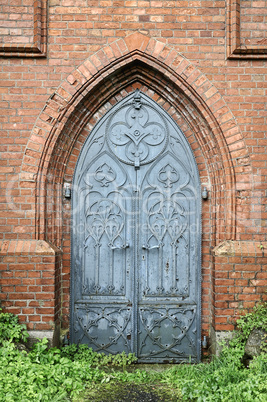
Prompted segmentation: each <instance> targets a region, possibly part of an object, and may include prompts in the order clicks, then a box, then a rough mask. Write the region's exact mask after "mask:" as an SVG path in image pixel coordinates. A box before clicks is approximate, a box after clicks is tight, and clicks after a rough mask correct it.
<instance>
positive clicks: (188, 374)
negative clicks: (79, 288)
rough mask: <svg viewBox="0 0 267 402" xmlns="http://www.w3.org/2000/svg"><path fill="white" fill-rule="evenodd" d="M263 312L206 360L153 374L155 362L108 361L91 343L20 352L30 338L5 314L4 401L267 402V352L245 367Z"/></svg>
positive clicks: (1, 326) (0, 387) (1, 341)
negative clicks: (217, 354)
mask: <svg viewBox="0 0 267 402" xmlns="http://www.w3.org/2000/svg"><path fill="white" fill-rule="evenodd" d="M266 313H267V306H266V304H265V305H264V306H259V307H258V309H255V310H254V312H252V313H250V314H249V315H247V316H244V317H242V318H241V319H240V320H239V323H238V324H239V331H238V332H237V333H236V335H235V337H234V338H233V340H231V341H230V342H229V344H228V345H224V347H223V350H222V353H221V355H220V357H213V358H212V359H211V361H210V362H209V363H199V364H191V365H190V364H178V365H173V366H168V367H167V368H166V369H165V368H164V369H162V370H154V369H153V367H154V366H153V365H150V366H149V368H148V367H147V365H145V366H142V365H135V364H134V363H135V361H136V359H135V357H134V355H133V354H130V355H126V354H125V353H122V354H120V355H116V356H107V355H104V354H99V353H96V352H93V351H92V349H90V348H88V347H87V346H86V345H80V346H79V347H78V346H76V345H71V346H66V347H64V348H62V349H57V348H52V349H48V348H47V343H48V341H47V340H46V339H43V340H42V341H40V342H38V343H37V344H35V345H34V347H33V349H32V350H31V351H30V352H25V351H20V350H18V349H17V347H16V343H17V342H18V341H20V340H25V339H26V338H27V334H26V333H25V328H23V327H22V328H21V327H19V323H18V320H17V319H16V318H15V317H14V316H12V315H8V314H7V313H5V314H4V313H1V312H0V335H1V334H2V335H1V337H0V361H1V365H0V401H5V402H16V401H18V402H24V401H25V402H29V401H31V402H38V401H40V402H43V401H49V402H57V401H73V402H78V401H94V402H105V401H108V402H112V401H114V402H115V401H116V402H118V401H128V400H129V401H131V402H133V401H140V400H142V401H145V400H154V401H214V402H216V401H218V402H219V401H222V402H228V401H234V402H244V401H245V402H252V401H253V402H266V401H267V351H266V347H263V349H262V353H261V354H260V355H259V356H258V357H255V358H254V359H253V360H252V361H251V363H250V364H249V365H248V366H247V365H245V364H244V346H245V342H246V340H247V337H248V336H249V333H250V332H251V330H250V329H251V328H252V329H253V328H259V327H260V328H262V329H264V330H266V326H267V320H266V316H267V314H266ZM145 397H147V398H148V399H145ZM127 398H128V399H127ZM149 398H150V399H149Z"/></svg>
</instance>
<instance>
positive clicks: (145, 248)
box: [142, 244, 160, 250]
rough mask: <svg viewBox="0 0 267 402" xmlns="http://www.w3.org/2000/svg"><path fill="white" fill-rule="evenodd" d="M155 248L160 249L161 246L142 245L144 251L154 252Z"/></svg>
mask: <svg viewBox="0 0 267 402" xmlns="http://www.w3.org/2000/svg"><path fill="white" fill-rule="evenodd" d="M154 248H160V245H157V246H153V247H149V246H145V245H144V244H143V245H142V249H144V250H153V249H154Z"/></svg>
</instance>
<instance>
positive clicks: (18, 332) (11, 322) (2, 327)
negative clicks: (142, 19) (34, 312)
mask: <svg viewBox="0 0 267 402" xmlns="http://www.w3.org/2000/svg"><path fill="white" fill-rule="evenodd" d="M28 337H29V334H28V332H27V329H26V325H25V324H20V323H19V319H18V317H17V316H16V315H14V314H12V313H3V312H2V309H0V345H1V344H3V341H10V342H20V341H22V342H26V341H27V339H28Z"/></svg>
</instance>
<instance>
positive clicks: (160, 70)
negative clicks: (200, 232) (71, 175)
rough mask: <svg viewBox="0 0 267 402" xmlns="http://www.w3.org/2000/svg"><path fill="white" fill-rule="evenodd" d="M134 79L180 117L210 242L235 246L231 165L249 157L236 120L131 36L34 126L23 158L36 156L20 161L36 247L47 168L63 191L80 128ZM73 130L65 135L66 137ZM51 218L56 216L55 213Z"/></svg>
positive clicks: (81, 70) (200, 78) (152, 43)
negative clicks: (199, 175) (206, 203)
mask: <svg viewBox="0 0 267 402" xmlns="http://www.w3.org/2000/svg"><path fill="white" fill-rule="evenodd" d="M138 79H139V80H140V79H141V81H140V82H143V83H144V84H146V85H147V87H148V88H154V89H155V90H156V92H155V93H157V94H158V95H160V94H161V95H162V96H163V98H162V99H165V101H166V102H168V101H169V106H168V107H169V108H173V109H172V110H171V113H173V114H175V113H177V112H178V113H180V114H181V115H183V116H184V117H185V118H186V120H187V123H188V124H189V125H191V127H192V129H193V131H195V134H196V138H197V141H198V142H199V145H200V147H201V148H202V152H203V157H204V158H205V161H204V163H206V167H207V169H208V170H209V176H210V179H211V183H210V187H211V188H210V189H211V190H212V192H213V195H214V196H213V197H212V200H213V207H214V209H215V210H216V214H217V216H216V219H215V220H214V225H217V227H216V230H215V229H214V236H215V237H214V241H216V237H217V241H218V240H224V239H234V238H235V224H234V223H235V219H234V217H235V202H234V191H235V173H234V161H235V160H236V159H237V158H240V157H241V156H247V152H246V149H245V145H244V142H243V139H242V136H241V134H240V132H239V128H238V127H237V125H236V123H235V120H234V117H233V115H232V113H231V112H230V110H229V108H228V107H227V105H226V103H225V102H224V100H223V98H222V97H221V95H220V93H219V92H218V90H217V89H216V88H215V87H214V86H213V85H212V84H211V83H210V82H209V80H208V79H207V78H206V77H205V75H203V74H202V73H201V71H199V70H198V69H197V68H196V67H195V66H194V65H193V64H191V63H190V62H189V61H188V60H186V59H185V58H184V57H183V56H181V55H180V54H179V53H178V52H177V51H176V50H174V49H172V48H171V47H168V46H166V45H165V44H163V43H161V42H159V41H156V40H154V39H150V38H148V37H146V36H144V35H141V34H139V33H134V34H131V35H129V36H128V37H126V38H125V39H119V40H117V41H115V42H113V43H111V44H110V45H108V46H106V47H104V48H103V49H101V50H100V51H98V52H96V53H95V54H94V55H93V56H91V57H90V58H89V59H88V60H86V61H85V62H84V63H83V64H82V65H80V66H79V67H78V68H77V69H76V70H75V71H74V72H73V73H72V74H71V75H69V76H68V77H67V79H66V80H65V81H64V82H63V83H62V84H61V86H60V87H59V88H58V89H57V91H56V92H55V93H54V94H53V95H52V96H51V97H50V98H49V100H48V101H47V104H46V105H45V107H44V109H43V111H42V112H41V114H40V116H39V118H38V120H37V122H36V125H35V127H34V129H33V131H32V135H31V137H30V139H29V142H28V145H27V148H26V151H25V156H27V154H28V153H29V151H30V150H32V149H34V151H35V152H34V156H33V157H32V158H31V160H30V162H29V161H28V160H27V159H26V158H25V157H24V163H23V166H22V173H21V179H22V180H24V181H25V180H26V181H27V180H33V179H35V182H36V235H35V236H36V238H37V239H46V226H47V222H46V219H47V217H46V213H47V208H48V206H47V204H46V201H45V199H46V195H47V191H46V184H47V181H48V180H47V179H48V174H49V170H50V176H51V166H52V165H53V164H55V160H56V161H57V167H55V169H57V170H58V171H60V172H61V173H60V174H59V175H56V176H57V177H56V178H55V177H54V178H53V179H52V181H53V180H54V181H55V182H56V183H57V184H59V183H61V184H62V182H63V176H64V175H63V171H64V169H65V168H64V166H66V165H67V163H66V162H67V161H68V158H69V157H70V154H71V152H72V149H73V146H74V143H75V140H76V138H77V135H78V133H79V132H80V131H81V130H82V128H83V126H84V125H85V124H86V122H87V121H88V120H89V119H90V118H92V116H93V114H94V113H95V112H96V111H98V113H101V107H102V106H103V104H104V103H105V102H104V101H105V99H107V98H111V97H112V96H113V95H114V94H116V92H118V90H119V89H124V88H125V87H127V85H128V84H129V83H132V82H133V81H134V80H135V81H136V82H137V81H138ZM127 80H128V81H127ZM159 97H160V96H159ZM181 100H182V101H181ZM161 102H163V101H161ZM165 107H166V108H167V106H166V105H165ZM89 109H90V110H89ZM175 109H176V110H175ZM77 121H79V123H78V124H77ZM73 126H75V128H74V129H73V128H72V129H71V130H72V133H71V135H70V134H69V133H68V134H67V136H66V131H68V129H69V128H70V127H73ZM66 128H67V130H66ZM67 137H68V138H67ZM33 144H34V147H33ZM36 144H38V146H36ZM232 144H234V145H232ZM37 148H38V149H37ZM34 159H35V160H34ZM60 164H61V165H62V166H61V167H60ZM216 165H217V166H216ZM219 171H220V174H218V172H219ZM215 172H217V175H216V173H215ZM221 200H224V202H223V204H224V205H221V204H222V202H221ZM49 208H51V206H50V207H49ZM49 208H48V209H49ZM55 210H56V211H57V212H58V208H56V209H55ZM218 217H219V218H220V219H219V220H218ZM53 219H54V220H55V222H56V221H57V223H55V226H56V229H55V228H54V229H53V231H54V232H58V233H57V234H56V233H54V235H53V237H52V238H51V240H52V242H55V243H56V244H57V245H59V243H58V240H59V239H60V224H58V219H61V218H60V216H58V217H57V218H53ZM218 223H220V225H219V226H221V228H219V226H218ZM215 233H216V234H217V235H216V234H215Z"/></svg>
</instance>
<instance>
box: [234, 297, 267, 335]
mask: <svg viewBox="0 0 267 402" xmlns="http://www.w3.org/2000/svg"><path fill="white" fill-rule="evenodd" d="M237 327H238V329H239V331H241V334H242V336H243V337H244V340H247V339H248V337H249V335H250V333H251V331H252V330H253V329H255V328H259V329H262V330H263V331H267V302H265V303H258V304H257V305H256V306H255V307H253V310H252V312H251V313H246V314H245V315H243V316H241V317H240V318H239V319H238V320H237Z"/></svg>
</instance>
